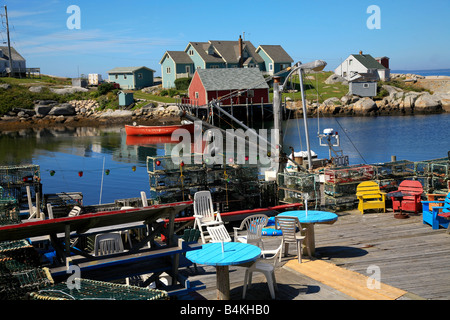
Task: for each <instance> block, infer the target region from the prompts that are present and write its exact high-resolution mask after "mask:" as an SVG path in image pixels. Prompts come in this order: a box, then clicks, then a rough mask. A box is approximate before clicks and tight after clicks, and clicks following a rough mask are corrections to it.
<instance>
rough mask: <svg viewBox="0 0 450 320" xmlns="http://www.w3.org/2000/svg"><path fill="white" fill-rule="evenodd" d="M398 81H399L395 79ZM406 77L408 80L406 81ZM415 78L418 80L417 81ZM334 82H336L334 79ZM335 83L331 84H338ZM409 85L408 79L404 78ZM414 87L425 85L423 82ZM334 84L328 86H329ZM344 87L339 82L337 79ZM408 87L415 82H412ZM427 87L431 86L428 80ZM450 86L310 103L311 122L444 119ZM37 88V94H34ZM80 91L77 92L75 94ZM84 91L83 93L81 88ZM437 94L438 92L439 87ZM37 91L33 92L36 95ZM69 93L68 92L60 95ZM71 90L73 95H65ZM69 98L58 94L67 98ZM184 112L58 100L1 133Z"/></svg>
mask: <svg viewBox="0 0 450 320" xmlns="http://www.w3.org/2000/svg"><path fill="white" fill-rule="evenodd" d="M391 76H392V77H393V78H398V76H397V75H391ZM401 76H404V75H401ZM413 76H414V75H413ZM332 77H336V76H335V75H333V76H332ZM332 77H330V78H332ZM403 79H404V77H403ZM411 79H412V81H420V80H423V77H422V78H418V77H417V76H415V77H412V78H411ZM327 81H328V80H327ZM333 81H339V79H337V80H336V79H333ZM406 81H409V78H407V80H406ZM423 81H425V80H423ZM441 81H444V86H442V82H440V83H439V89H443V90H437V91H433V92H434V93H433V94H431V93H430V92H429V90H428V91H406V90H402V89H400V88H398V87H394V86H390V85H383V86H382V90H384V97H383V98H374V99H371V98H367V97H366V98H361V97H358V96H355V95H345V96H343V97H342V98H340V99H339V98H337V97H333V98H329V99H327V100H325V101H324V102H323V103H320V104H318V103H314V102H310V101H307V113H308V116H312V117H314V116H317V114H318V113H319V114H320V116H323V117H340V116H342V117H344V116H389V115H415V114H439V113H447V112H450V93H448V92H449V91H448V87H449V85H450V80H449V79H445V80H441ZM34 89H35V88H33V90H34ZM72 89H75V88H72ZM79 89H81V88H79ZM433 89H434V87H433ZM30 90H31V89H30ZM60 90H63V89H60ZM64 90H66V91H67V90H68V89H64ZM66 91H64V92H58V93H59V94H64V93H66ZM286 109H287V110H288V112H287V113H286V114H287V115H289V117H293V118H297V117H302V116H303V108H302V102H301V101H286ZM179 114H180V110H179V108H178V106H176V105H168V106H166V105H158V104H157V103H151V102H150V101H149V103H148V104H147V105H145V106H144V107H141V108H137V109H135V110H114V111H113V110H111V109H107V110H101V108H100V105H99V103H98V102H97V101H96V100H94V99H90V100H72V101H69V102H66V103H58V102H57V101H53V100H37V101H35V102H34V108H33V109H23V108H15V109H13V110H11V111H9V112H8V113H7V114H5V115H3V116H0V130H2V131H10V130H20V129H24V128H39V127H58V126H71V127H102V126H109V125H111V124H127V123H128V124H131V123H133V122H136V123H138V124H146V125H157V124H161V123H177V122H178V123H179Z"/></svg>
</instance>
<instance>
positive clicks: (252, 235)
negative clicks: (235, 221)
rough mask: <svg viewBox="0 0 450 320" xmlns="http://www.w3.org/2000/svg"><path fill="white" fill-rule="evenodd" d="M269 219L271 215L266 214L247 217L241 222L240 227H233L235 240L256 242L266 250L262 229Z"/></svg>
mask: <svg viewBox="0 0 450 320" xmlns="http://www.w3.org/2000/svg"><path fill="white" fill-rule="evenodd" d="M268 221H269V217H268V216H266V215H265V214H255V215H252V216H249V217H247V218H245V219H244V220H243V221H242V222H241V225H240V227H239V228H237V227H234V228H233V229H234V241H238V242H243V243H249V244H255V245H257V246H259V247H260V248H261V249H263V250H264V244H263V241H262V229H263V228H264V227H265V226H266V225H267V222H268ZM244 230H245V231H244ZM240 231H244V232H240Z"/></svg>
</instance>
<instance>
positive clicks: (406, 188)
mask: <svg viewBox="0 0 450 320" xmlns="http://www.w3.org/2000/svg"><path fill="white" fill-rule="evenodd" d="M395 192H401V193H403V194H404V196H403V197H402V198H395V197H391V199H392V209H393V210H394V212H396V211H400V210H402V211H409V212H414V213H419V212H421V211H422V203H421V200H422V199H421V197H422V193H423V187H422V184H421V183H420V182H419V181H416V180H404V181H402V182H401V183H400V185H399V186H398V190H397V191H394V192H392V193H395Z"/></svg>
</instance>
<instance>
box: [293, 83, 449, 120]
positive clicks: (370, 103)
mask: <svg viewBox="0 0 450 320" xmlns="http://www.w3.org/2000/svg"><path fill="white" fill-rule="evenodd" d="M382 89H384V90H385V91H386V92H387V95H386V96H385V97H383V98H379V99H371V98H367V97H365V98H361V97H359V96H355V95H345V96H343V97H342V98H341V99H339V98H329V99H327V100H325V101H324V102H323V103H321V104H317V103H313V102H310V101H307V114H308V116H315V115H317V113H318V112H319V114H320V116H325V117H326V116H390V115H392V116H393V115H415V114H438V113H446V112H450V94H449V93H433V94H431V93H429V92H428V91H423V92H416V91H404V90H402V89H400V88H397V87H393V86H389V85H383V86H382ZM287 109H289V110H290V111H292V113H293V114H294V117H299V116H302V115H303V109H302V103H301V101H295V102H292V101H288V102H287Z"/></svg>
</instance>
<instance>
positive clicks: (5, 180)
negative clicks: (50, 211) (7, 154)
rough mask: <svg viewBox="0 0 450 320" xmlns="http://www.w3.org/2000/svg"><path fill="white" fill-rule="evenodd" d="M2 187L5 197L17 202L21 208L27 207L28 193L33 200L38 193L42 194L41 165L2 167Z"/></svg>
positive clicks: (0, 178) (0, 179)
mask: <svg viewBox="0 0 450 320" xmlns="http://www.w3.org/2000/svg"><path fill="white" fill-rule="evenodd" d="M0 187H2V188H3V195H4V196H7V197H10V198H14V199H16V200H17V203H18V204H19V207H22V206H26V205H27V204H28V198H27V194H28V193H29V194H30V196H31V197H32V198H35V197H36V194H37V193H40V194H42V184H41V173H40V167H39V165H35V164H28V165H14V166H0ZM27 187H28V188H27ZM27 189H28V190H29V191H28V190H27Z"/></svg>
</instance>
